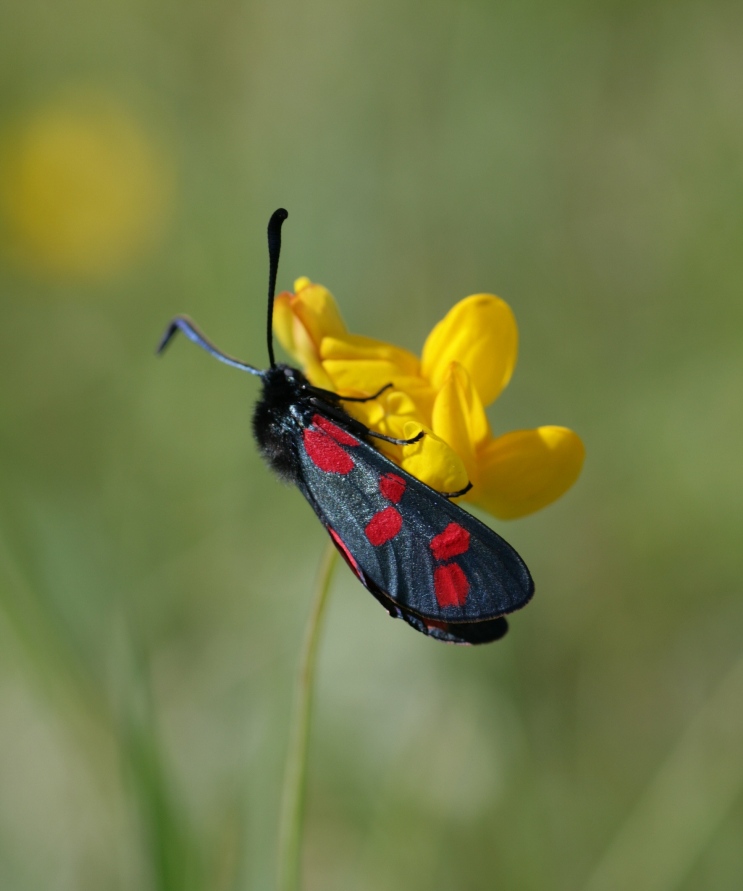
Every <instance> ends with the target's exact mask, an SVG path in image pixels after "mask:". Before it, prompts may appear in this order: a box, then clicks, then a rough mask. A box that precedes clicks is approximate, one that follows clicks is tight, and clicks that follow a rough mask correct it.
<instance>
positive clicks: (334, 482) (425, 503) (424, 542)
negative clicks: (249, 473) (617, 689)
mask: <svg viewBox="0 0 743 891" xmlns="http://www.w3.org/2000/svg"><path fill="white" fill-rule="evenodd" d="M302 434H303V439H302V444H301V447H300V448H299V457H300V465H301V474H300V482H299V487H300V489H301V490H302V493H303V494H304V495H305V497H306V498H307V500H308V501H309V502H310V504H311V505H312V507H313V509H314V510H315V513H316V514H317V515H318V517H319V518H320V520H321V521H322V523H323V525H324V526H325V527H326V529H327V530H328V532H329V533H330V535H331V537H332V539H333V541H334V543H335V545H336V547H337V548H338V550H339V551H340V552H341V554H342V555H343V557H344V558H345V560H346V562H347V563H348V564H349V566H350V567H351V569H352V570H353V571H354V572H355V574H356V575H357V576H358V578H359V579H360V581H361V582H362V583H363V584H364V585H365V586H366V587H367V588H368V589H369V590H370V591H371V592H372V594H374V596H375V597H376V598H377V599H378V600H379V601H380V602H381V603H382V604H383V605H384V606H385V608H386V609H387V610H388V612H389V613H390V614H391V615H393V616H395V617H398V618H403V619H405V621H406V622H408V623H409V624H410V625H412V626H413V627H414V628H416V629H417V630H418V631H421V632H423V633H424V634H428V635H431V636H432V637H436V638H438V639H440V640H446V641H451V642H456V643H486V642H488V641H492V640H497V639H498V638H500V637H502V636H503V635H504V634H505V633H506V631H507V630H508V624H507V622H506V620H505V619H504V618H503V616H504V615H505V614H506V613H511V612H513V611H514V610H517V609H520V608H521V607H522V606H524V605H525V604H526V603H528V601H529V600H530V598H531V596H532V594H533V592H534V583H533V581H532V578H531V575H530V574H529V570H528V569H527V568H526V566H525V564H524V562H523V560H522V559H521V557H519V555H518V554H517V553H516V551H515V550H514V549H513V548H512V547H511V546H510V545H509V544H508V543H507V542H506V541H504V540H503V539H502V538H501V537H500V536H499V535H497V534H496V533H495V532H493V530H492V529H489V528H488V527H487V526H485V525H484V524H483V523H481V522H480V521H479V520H477V519H475V517H473V516H472V515H471V514H469V513H467V512H466V511H465V510H463V509H462V508H461V507H459V506H458V505H456V504H454V503H452V502H450V501H448V500H447V499H446V498H445V497H444V496H443V495H441V494H440V493H438V492H436V491H434V490H433V489H431V488H429V487H428V486H426V485H425V484H424V483H421V482H420V480H417V479H415V477H413V476H411V475H410V474H409V473H406V472H405V471H404V470H402V469H401V468H399V467H398V466H397V465H396V464H394V463H393V462H392V461H390V460H389V459H387V458H386V457H385V456H384V455H382V454H381V453H380V452H378V451H376V449H374V448H373V447H372V446H371V445H369V444H368V443H367V442H365V441H363V440H361V439H359V438H357V437H356V436H355V435H352V434H351V433H350V432H349V431H347V430H343V429H341V428H340V427H338V426H336V424H334V423H332V422H331V421H330V420H329V419H328V418H326V417H324V416H323V415H320V414H316V415H315V416H314V417H313V419H312V421H311V422H310V424H309V425H308V426H306V427H304V428H303V431H302Z"/></svg>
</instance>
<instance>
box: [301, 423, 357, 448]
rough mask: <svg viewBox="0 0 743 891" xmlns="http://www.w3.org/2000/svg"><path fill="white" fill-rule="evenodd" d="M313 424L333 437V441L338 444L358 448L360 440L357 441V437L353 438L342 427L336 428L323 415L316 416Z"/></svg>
mask: <svg viewBox="0 0 743 891" xmlns="http://www.w3.org/2000/svg"><path fill="white" fill-rule="evenodd" d="M312 423H313V424H314V425H315V427H319V428H320V429H321V430H324V431H325V432H326V433H327V434H328V435H330V436H332V437H333V439H334V440H335V441H336V442H339V443H340V444H341V445H347V446H357V445H358V444H359V441H358V439H356V437H355V436H351V434H350V433H347V432H346V431H345V430H342V429H341V428H340V427H338V426H336V425H335V424H334V423H333V422H332V421H329V420H328V419H327V418H324V417H323V416H322V415H314V417H313V418H312Z"/></svg>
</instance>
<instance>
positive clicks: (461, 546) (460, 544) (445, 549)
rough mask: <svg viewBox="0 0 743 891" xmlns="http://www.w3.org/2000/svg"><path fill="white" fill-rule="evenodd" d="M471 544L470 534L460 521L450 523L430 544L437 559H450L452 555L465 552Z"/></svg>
mask: <svg viewBox="0 0 743 891" xmlns="http://www.w3.org/2000/svg"><path fill="white" fill-rule="evenodd" d="M469 546H470V534H469V532H468V531H467V530H466V529H464V528H462V526H460V525H459V523H449V525H448V526H447V527H446V529H444V531H443V532H440V533H439V534H438V535H437V536H436V537H435V538H434V539H433V540H432V541H431V545H430V547H431V552H432V553H433V556H434V559H435V560H450V559H451V558H452V557H456V556H458V555H459V554H464V553H465V552H466V551H468V550H469Z"/></svg>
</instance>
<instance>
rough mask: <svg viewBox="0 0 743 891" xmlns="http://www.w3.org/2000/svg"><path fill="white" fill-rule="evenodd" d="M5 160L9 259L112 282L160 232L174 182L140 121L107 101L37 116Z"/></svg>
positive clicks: (2, 182) (59, 274)
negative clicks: (110, 278) (108, 278)
mask: <svg viewBox="0 0 743 891" xmlns="http://www.w3.org/2000/svg"><path fill="white" fill-rule="evenodd" d="M3 155H4V157H3V164H2V170H1V171H0V200H1V201H2V209H3V215H4V217H5V227H6V229H7V232H8V235H9V236H10V240H11V244H10V250H11V252H12V253H13V254H15V256H16V257H17V258H18V259H19V260H20V261H21V262H23V263H24V264H25V265H26V266H27V267H30V268H31V269H32V270H33V271H34V272H37V273H41V274H43V275H46V276H51V277H53V278H61V279H72V280H85V279H100V278H104V277H107V276H109V275H112V274H115V273H116V272H119V271H120V270H122V269H124V268H126V267H127V266H128V265H130V263H131V262H133V261H134V260H135V259H137V258H138V257H139V256H140V255H141V254H142V253H143V252H144V251H145V250H146V249H147V248H148V247H150V246H151V245H152V244H153V243H154V241H155V240H156V238H157V236H158V235H159V234H160V233H161V231H162V228H163V224H164V221H165V218H166V215H167V209H168V205H169V203H170V198H171V192H172V189H171V185H172V183H171V179H172V174H171V172H170V171H169V169H168V167H167V165H166V164H165V163H164V160H163V158H162V157H161V156H160V153H159V152H158V151H157V149H156V148H155V146H154V144H153V143H152V141H151V140H150V139H149V138H148V136H147V134H146V133H145V132H144V130H143V129H142V128H141V127H140V125H139V124H138V123H137V121H136V120H135V119H134V118H133V117H132V116H131V115H130V114H129V113H128V112H127V111H126V110H125V109H124V108H122V107H120V106H118V105H117V104H116V103H114V102H112V101H110V100H108V99H106V98H102V97H91V96H82V95H81V96H75V97H71V98H69V99H67V100H65V101H61V102H57V103H54V104H51V105H48V106H47V107H45V108H42V109H40V110H38V111H37V112H36V113H34V114H33V115H31V116H29V117H28V118H27V119H26V120H25V121H22V122H20V124H19V125H18V126H17V128H16V130H15V132H14V133H12V134H11V137H10V140H9V145H8V146H7V148H6V150H5V152H4V153H3Z"/></svg>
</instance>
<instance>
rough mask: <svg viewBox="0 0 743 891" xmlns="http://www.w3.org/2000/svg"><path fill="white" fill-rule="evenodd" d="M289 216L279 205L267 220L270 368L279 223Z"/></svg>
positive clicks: (267, 338) (267, 331)
mask: <svg viewBox="0 0 743 891" xmlns="http://www.w3.org/2000/svg"><path fill="white" fill-rule="evenodd" d="M288 216H289V214H288V212H287V211H285V210H284V208H283V207H280V208H279V209H278V210H275V211H274V212H273V213H272V214H271V219H270V220H269V221H268V323H267V329H266V341H267V343H268V361H269V363H270V365H271V368H274V367H275V365H276V359H275V358H274V355H273V301H274V297H275V296H276V275H277V274H278V271H279V254H280V253H281V224H282V223H283V222H284V220H285V219H286V218H287V217H288Z"/></svg>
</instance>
